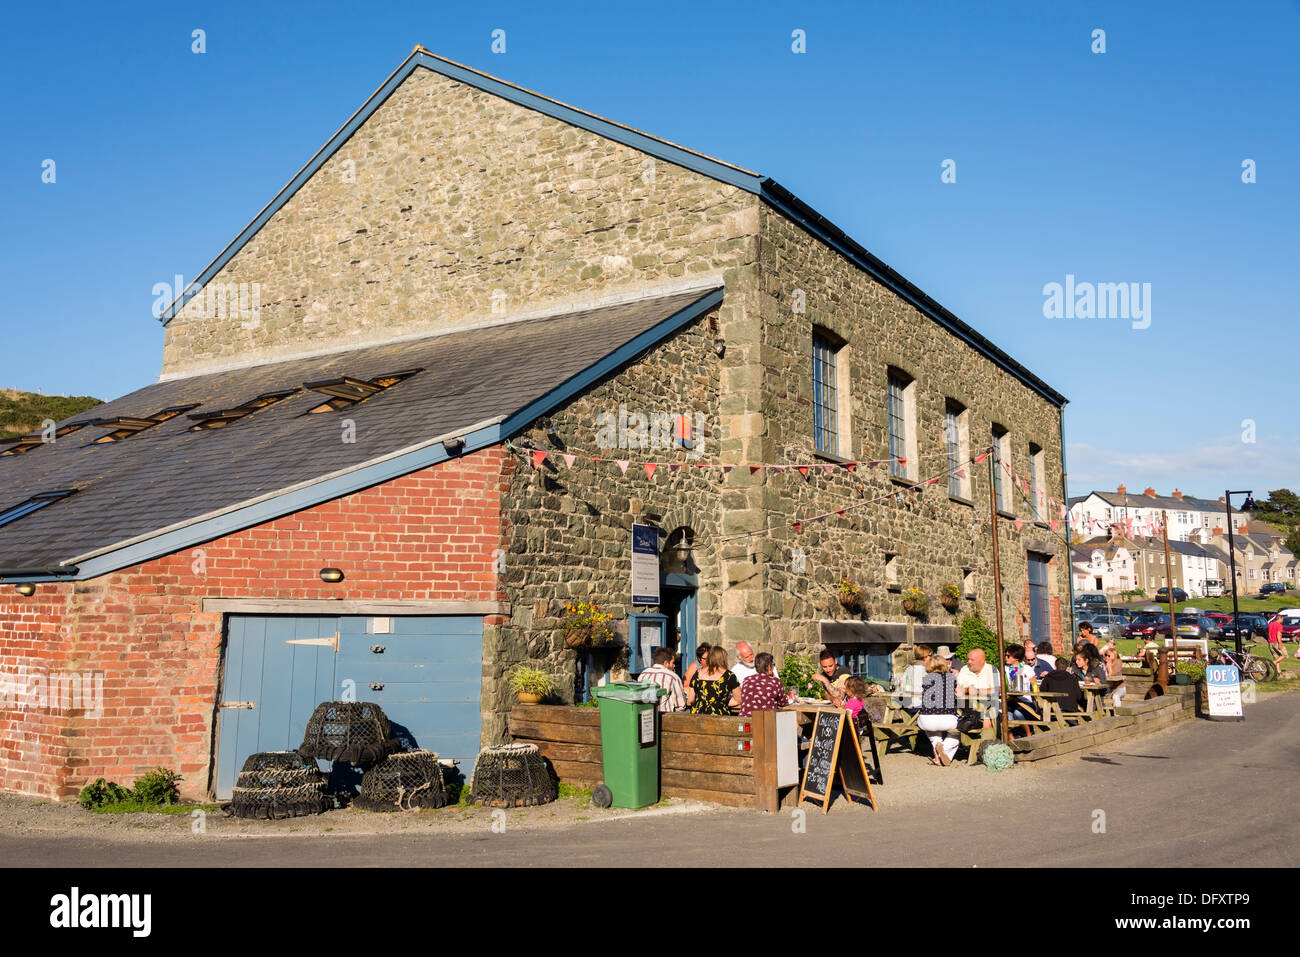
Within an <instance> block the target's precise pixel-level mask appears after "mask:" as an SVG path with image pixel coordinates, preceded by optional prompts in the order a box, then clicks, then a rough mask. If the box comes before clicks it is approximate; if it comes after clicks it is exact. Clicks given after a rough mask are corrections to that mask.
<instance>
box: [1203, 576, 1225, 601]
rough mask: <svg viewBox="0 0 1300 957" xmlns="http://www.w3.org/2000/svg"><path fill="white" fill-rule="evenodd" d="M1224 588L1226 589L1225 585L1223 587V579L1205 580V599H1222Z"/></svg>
mask: <svg viewBox="0 0 1300 957" xmlns="http://www.w3.org/2000/svg"><path fill="white" fill-rule="evenodd" d="M1223 588H1224V585H1223V579H1222V578H1207V579H1205V597H1206V598H1222V597H1223Z"/></svg>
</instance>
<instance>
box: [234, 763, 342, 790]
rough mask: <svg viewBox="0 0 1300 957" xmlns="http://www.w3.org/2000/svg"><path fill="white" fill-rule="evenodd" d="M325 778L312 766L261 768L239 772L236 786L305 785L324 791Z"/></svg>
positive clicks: (291, 786)
mask: <svg viewBox="0 0 1300 957" xmlns="http://www.w3.org/2000/svg"><path fill="white" fill-rule="evenodd" d="M326 781H327V778H326V777H325V775H324V774H322V773H321V771H320V769H319V768H317V767H315V766H314V765H313V766H312V767H310V768H263V769H262V770H260V771H240V772H239V779H238V781H237V782H236V785H237V786H238V787H241V788H297V787H302V786H303V785H307V784H314V785H319V786H320V788H321V789H322V790H324V788H325V785H326Z"/></svg>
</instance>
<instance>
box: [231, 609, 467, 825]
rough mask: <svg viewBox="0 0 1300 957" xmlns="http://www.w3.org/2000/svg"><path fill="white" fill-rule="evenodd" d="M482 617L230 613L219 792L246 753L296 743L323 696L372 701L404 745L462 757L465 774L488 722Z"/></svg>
mask: <svg viewBox="0 0 1300 957" xmlns="http://www.w3.org/2000/svg"><path fill="white" fill-rule="evenodd" d="M482 649H483V619H482V618H479V617H474V616H439V617H414V616H411V617H394V618H368V617H346V618H310V617H297V616H287V615H277V616H253V615H230V616H228V619H227V625H226V667H225V675H224V684H223V686H222V696H221V698H222V700H221V708H220V713H219V718H218V725H217V788H216V790H217V797H218V798H219V799H222V800H224V799H226V798H228V797H229V796H230V789H231V788H232V787H233V786H234V784H235V780H236V779H237V777H238V776H239V769H240V768H241V767H243V765H244V761H245V759H246V758H247V757H248V756H249V755H250V754H253V753H255V752H257V751H283V750H288V749H292V748H296V747H298V745H300V744H301V743H302V736H303V733H304V732H305V730H306V727H307V719H308V718H309V717H311V713H312V711H313V710H314V709H315V707H316V705H318V704H319V703H320V702H322V701H330V700H338V699H346V700H356V701H374V702H375V703H377V704H378V705H379V706H380V707H382V708H383V709H384V713H385V714H386V715H388V718H389V720H390V721H391V722H392V724H393V731H394V733H395V734H396V735H397V737H398V738H399V739H400V740H401V741H402V744H403V745H404V746H405V747H408V748H427V749H428V750H430V751H436V752H438V754H439V755H440V756H441V757H444V758H459V759H460V761H461V769H462V770H463V771H464V772H465V773H466V774H467V775H468V773H469V772H470V770H472V766H473V761H474V758H475V757H476V756H477V754H478V750H479V733H480V730H481V725H482V719H481V715H480V710H479V708H480V705H479V696H480V691H481V688H482V674H483V665H482V654H483V651H482Z"/></svg>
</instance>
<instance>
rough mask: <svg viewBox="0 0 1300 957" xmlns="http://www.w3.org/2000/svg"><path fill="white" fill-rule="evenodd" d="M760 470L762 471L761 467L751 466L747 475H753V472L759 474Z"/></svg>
mask: <svg viewBox="0 0 1300 957" xmlns="http://www.w3.org/2000/svg"><path fill="white" fill-rule="evenodd" d="M762 470H763V466H761V465H751V466H750V467H749V474H750V475H753V474H754V473H755V472H761V471H762Z"/></svg>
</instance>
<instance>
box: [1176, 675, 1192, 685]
mask: <svg viewBox="0 0 1300 957" xmlns="http://www.w3.org/2000/svg"><path fill="white" fill-rule="evenodd" d="M1191 683H1192V676H1191V675H1178V674H1176V675H1174V684H1176V685H1189V684H1191Z"/></svg>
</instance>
